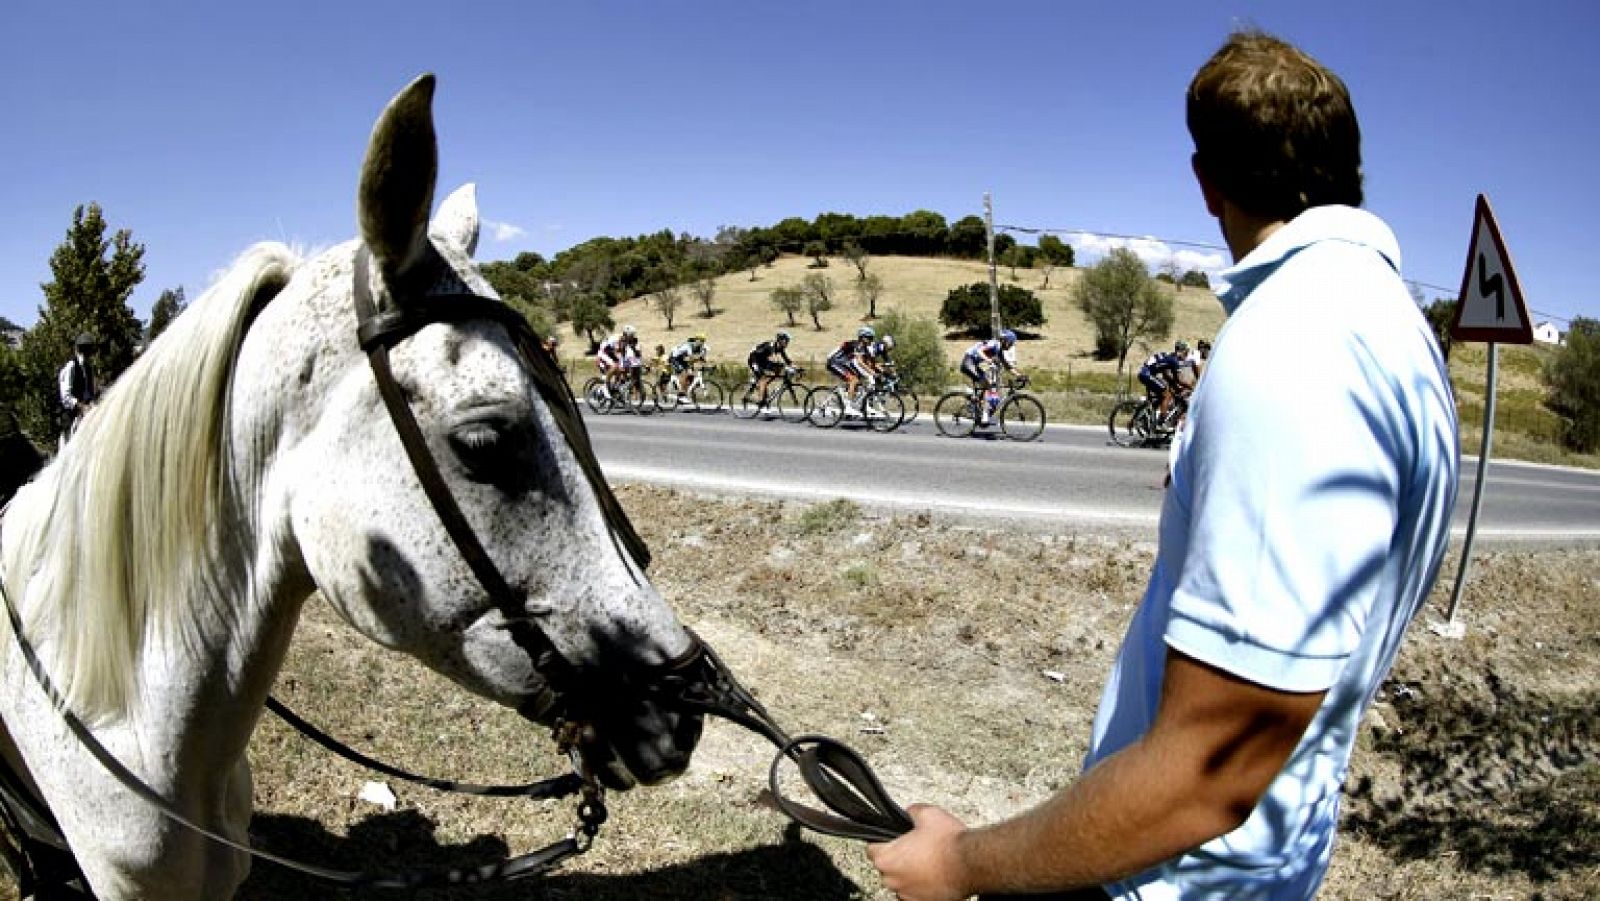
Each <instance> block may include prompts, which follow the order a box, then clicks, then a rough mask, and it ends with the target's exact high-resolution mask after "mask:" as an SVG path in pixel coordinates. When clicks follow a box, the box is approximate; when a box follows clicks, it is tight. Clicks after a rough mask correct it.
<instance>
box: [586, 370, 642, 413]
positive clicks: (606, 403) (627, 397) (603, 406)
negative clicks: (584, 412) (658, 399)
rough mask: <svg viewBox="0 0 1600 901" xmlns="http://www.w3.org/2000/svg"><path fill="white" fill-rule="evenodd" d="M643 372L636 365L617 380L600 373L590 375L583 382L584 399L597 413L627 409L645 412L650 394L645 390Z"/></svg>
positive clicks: (631, 411)
mask: <svg viewBox="0 0 1600 901" xmlns="http://www.w3.org/2000/svg"><path fill="white" fill-rule="evenodd" d="M642 373H643V370H642V369H640V368H639V367H634V368H632V369H630V370H629V371H628V372H627V373H626V374H625V375H623V376H622V377H621V378H620V379H616V380H615V381H613V380H612V379H608V378H602V377H600V376H598V375H594V376H590V377H589V380H588V381H586V382H584V383H583V401H584V403H586V404H588V405H589V409H590V410H593V411H594V412H596V413H612V412H615V411H617V410H626V411H628V412H630V413H638V414H643V413H644V412H645V407H646V406H647V405H648V404H649V403H650V395H649V392H647V391H646V390H645V387H644V380H643V375H642Z"/></svg>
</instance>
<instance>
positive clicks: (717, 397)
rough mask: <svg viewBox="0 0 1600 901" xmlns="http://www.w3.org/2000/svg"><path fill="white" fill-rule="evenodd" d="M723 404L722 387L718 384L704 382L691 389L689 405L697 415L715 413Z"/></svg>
mask: <svg viewBox="0 0 1600 901" xmlns="http://www.w3.org/2000/svg"><path fill="white" fill-rule="evenodd" d="M722 404H723V394H722V386H721V385H719V384H717V383H716V382H705V381H702V382H699V383H698V384H696V385H695V386H694V387H693V388H690V389H689V405H690V408H691V409H693V410H694V411H695V412H696V413H715V412H717V411H718V410H721V409H722Z"/></svg>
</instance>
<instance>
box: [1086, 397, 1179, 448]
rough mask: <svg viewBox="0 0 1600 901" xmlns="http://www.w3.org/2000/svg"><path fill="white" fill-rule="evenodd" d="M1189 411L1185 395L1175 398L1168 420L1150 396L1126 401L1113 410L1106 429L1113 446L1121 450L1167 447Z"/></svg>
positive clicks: (1168, 412)
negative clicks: (1123, 448) (1122, 448)
mask: <svg viewBox="0 0 1600 901" xmlns="http://www.w3.org/2000/svg"><path fill="white" fill-rule="evenodd" d="M1188 410H1189V397H1188V395H1186V394H1174V395H1173V397H1172V403H1171V404H1170V405H1169V406H1168V407H1167V415H1166V416H1165V417H1163V416H1162V415H1161V412H1160V404H1159V402H1158V401H1152V400H1151V399H1150V397H1149V396H1148V395H1146V396H1145V397H1144V398H1143V399H1141V400H1123V401H1120V402H1119V403H1118V404H1117V405H1116V406H1115V407H1112V408H1111V416H1110V417H1109V418H1108V419H1107V420H1106V428H1107V429H1108V430H1109V431H1110V433H1111V443H1112V444H1115V445H1117V446H1118V447H1154V448H1162V447H1167V446H1168V445H1170V444H1171V443H1172V436H1173V433H1175V432H1176V431H1177V430H1178V424H1179V423H1180V422H1182V421H1183V416H1184V414H1185V413H1186V412H1188Z"/></svg>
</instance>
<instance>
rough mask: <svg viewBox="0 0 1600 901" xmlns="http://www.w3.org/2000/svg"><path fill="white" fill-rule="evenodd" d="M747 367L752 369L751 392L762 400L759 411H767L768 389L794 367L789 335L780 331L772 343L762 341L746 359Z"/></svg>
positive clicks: (752, 349) (751, 350)
mask: <svg viewBox="0 0 1600 901" xmlns="http://www.w3.org/2000/svg"><path fill="white" fill-rule="evenodd" d="M744 362H745V366H747V367H748V368H749V369H750V389H749V390H750V391H752V392H754V396H756V397H758V398H760V404H759V406H758V407H757V409H758V410H762V411H765V410H766V409H767V387H768V386H769V385H770V384H771V383H772V380H773V379H775V378H778V377H779V376H781V375H783V372H784V370H785V369H786V368H789V367H792V366H794V363H793V362H792V361H791V360H790V359H789V333H788V332H785V331H779V332H778V333H777V334H776V335H774V336H773V338H772V340H771V341H762V342H760V343H759V344H757V345H756V346H755V347H752V348H750V353H749V355H748V356H746V357H745V361H744ZM747 393H748V392H747Z"/></svg>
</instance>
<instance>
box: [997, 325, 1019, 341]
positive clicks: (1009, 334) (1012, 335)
mask: <svg viewBox="0 0 1600 901" xmlns="http://www.w3.org/2000/svg"><path fill="white" fill-rule="evenodd" d="M1000 340H1001V341H1003V342H1004V343H1006V344H1015V343H1017V333H1016V332H1013V331H1012V330H1011V329H1006V330H1005V331H1003V332H1001V333H1000Z"/></svg>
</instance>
